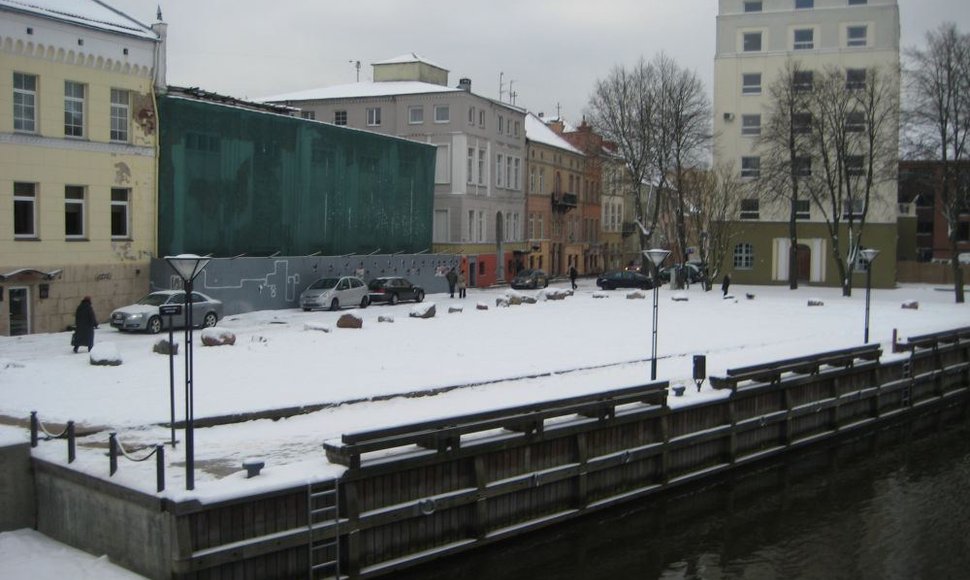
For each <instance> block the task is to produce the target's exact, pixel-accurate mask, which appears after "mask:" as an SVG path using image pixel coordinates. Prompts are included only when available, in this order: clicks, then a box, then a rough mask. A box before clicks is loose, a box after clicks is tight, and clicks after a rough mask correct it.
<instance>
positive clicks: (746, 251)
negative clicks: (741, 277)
mask: <svg viewBox="0 0 970 580" xmlns="http://www.w3.org/2000/svg"><path fill="white" fill-rule="evenodd" d="M753 267H754V247H753V246H752V245H751V244H749V243H747V242H741V243H740V244H737V245H735V246H734V269H735V270H750V269H751V268H753Z"/></svg>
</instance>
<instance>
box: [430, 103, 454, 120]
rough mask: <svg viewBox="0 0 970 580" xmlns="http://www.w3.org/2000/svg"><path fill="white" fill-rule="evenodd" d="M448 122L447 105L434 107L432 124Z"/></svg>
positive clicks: (449, 111)
mask: <svg viewBox="0 0 970 580" xmlns="http://www.w3.org/2000/svg"><path fill="white" fill-rule="evenodd" d="M450 121H451V107H449V106H448V105H435V106H434V122H435V123H448V122H450Z"/></svg>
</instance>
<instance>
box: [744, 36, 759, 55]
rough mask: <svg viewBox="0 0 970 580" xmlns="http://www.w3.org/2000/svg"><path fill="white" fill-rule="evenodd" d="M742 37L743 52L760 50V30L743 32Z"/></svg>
mask: <svg viewBox="0 0 970 580" xmlns="http://www.w3.org/2000/svg"><path fill="white" fill-rule="evenodd" d="M742 38H743V41H744V42H743V44H742V49H743V50H744V52H761V33H760V32H745V33H744V36H743V37H742Z"/></svg>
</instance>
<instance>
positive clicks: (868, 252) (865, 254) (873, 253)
mask: <svg viewBox="0 0 970 580" xmlns="http://www.w3.org/2000/svg"><path fill="white" fill-rule="evenodd" d="M860 253H861V254H862V259H863V260H865V261H866V333H865V343H866V344H869V294H870V292H871V290H872V262H873V261H874V260H875V259H876V257H877V256H878V255H879V250H877V249H875V248H866V249H864V250H862V251H861V252H860Z"/></svg>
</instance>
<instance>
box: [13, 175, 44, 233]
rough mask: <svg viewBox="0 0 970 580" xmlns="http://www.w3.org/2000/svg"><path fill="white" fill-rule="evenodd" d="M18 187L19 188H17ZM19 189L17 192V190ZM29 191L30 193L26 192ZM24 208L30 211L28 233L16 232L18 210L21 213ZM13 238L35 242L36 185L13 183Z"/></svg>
mask: <svg viewBox="0 0 970 580" xmlns="http://www.w3.org/2000/svg"><path fill="white" fill-rule="evenodd" d="M18 186H20V187H18ZM18 189H20V191H19V192H18V191H17V190H18ZM27 189H30V191H27ZM24 208H29V211H30V231H29V232H27V231H20V232H18V231H17V214H18V209H20V211H21V212H23V211H25V209H24ZM13 218H14V219H13V230H14V234H13V237H14V239H15V240H35V239H37V237H38V235H37V184H36V183H28V182H21V181H15V182H14V184H13Z"/></svg>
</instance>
